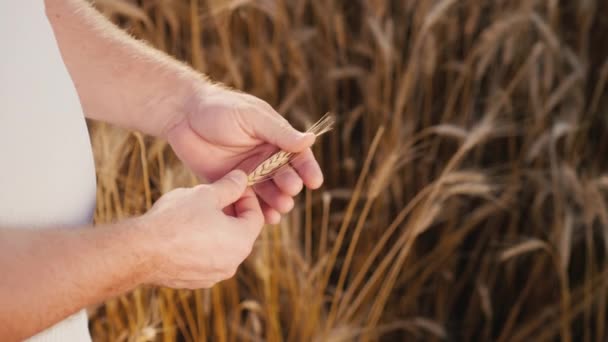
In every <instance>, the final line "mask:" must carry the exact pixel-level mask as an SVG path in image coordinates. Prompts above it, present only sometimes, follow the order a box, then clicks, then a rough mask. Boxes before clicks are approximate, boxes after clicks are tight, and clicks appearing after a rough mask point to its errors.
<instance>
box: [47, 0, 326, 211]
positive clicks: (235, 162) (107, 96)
mask: <svg viewBox="0 0 608 342" xmlns="http://www.w3.org/2000/svg"><path fill="white" fill-rule="evenodd" d="M45 3H46V11H47V16H48V18H49V21H50V22H51V24H52V26H53V29H54V31H55V36H56V38H57V42H58V43H59V47H60V50H61V53H62V56H63V60H64V61H65V63H66V66H67V68H68V70H69V72H70V75H71V76H72V79H73V80H74V84H75V85H76V89H77V91H78V95H79V97H80V101H81V103H82V106H83V109H84V112H85V115H86V116H87V117H88V118H91V119H95V120H101V121H105V122H110V123H112V124H115V125H118V126H121V127H125V128H129V129H134V130H139V131H141V132H144V133H147V134H152V135H156V136H162V137H165V138H167V139H168V140H169V142H170V144H171V146H172V147H173V149H174V150H175V152H176V153H177V155H178V156H179V157H180V158H181V160H182V161H183V162H184V163H185V164H186V165H188V166H189V167H190V168H191V169H192V170H194V171H195V172H196V173H197V174H198V175H199V176H202V177H204V178H206V179H207V180H209V181H214V180H216V179H218V178H219V177H221V176H223V175H224V174H226V173H227V172H229V171H230V170H232V169H234V168H238V169H242V170H244V171H251V170H252V169H253V168H254V167H255V166H257V164H259V163H260V162H261V161H263V160H264V159H265V158H266V157H268V156H270V154H271V153H272V152H274V151H276V150H278V149H283V150H285V151H289V152H294V153H300V156H298V157H297V162H296V163H292V164H294V165H293V168H290V167H287V168H285V170H284V171H282V172H280V174H279V175H277V176H276V177H275V178H274V179H273V180H270V181H266V182H264V183H262V184H259V185H257V186H255V187H254V189H255V192H256V193H257V195H258V198H259V199H260V200H261V202H262V210H263V212H264V216H265V218H266V221H267V222H269V223H277V222H278V221H279V220H280V213H286V212H288V211H289V210H291V208H292V207H293V199H292V197H293V196H295V195H297V194H298V193H299V192H300V191H301V189H302V187H303V185H306V186H308V187H309V188H317V187H319V186H320V185H321V183H322V182H323V175H322V173H321V170H320V169H319V165H318V164H317V162H316V161H315V159H314V156H313V154H312V152H311V150H310V145H312V143H313V142H314V137H313V136H312V135H303V134H301V133H299V132H298V131H296V130H295V129H293V128H292V127H291V126H290V125H289V123H288V122H287V121H286V120H285V119H283V118H282V117H281V116H280V115H279V114H278V113H276V112H275V111H274V110H273V109H272V107H271V106H270V105H268V104H267V103H266V102H264V101H262V100H260V99H258V98H256V97H254V96H251V95H246V94H243V93H239V92H236V91H232V90H228V89H226V88H223V87H221V86H217V85H213V84H211V83H210V82H209V81H208V80H206V79H204V78H203V77H201V75H199V74H198V73H197V72H195V71H194V70H192V69H191V68H190V67H188V66H187V65H184V64H182V63H179V62H178V61H176V60H175V59H173V58H171V57H169V56H167V55H166V54H163V53H161V52H160V51H157V50H155V49H153V48H151V47H150V46H148V45H146V44H144V43H142V42H140V41H136V40H135V39H132V38H131V37H129V36H128V35H126V34H125V33H124V32H122V31H121V30H120V29H119V28H117V27H116V26H114V25H113V24H111V23H110V22H108V21H107V20H106V19H105V18H103V16H102V15H101V14H99V13H98V12H97V11H95V10H94V9H93V8H92V7H91V6H90V5H89V4H88V2H87V1H84V0H45ZM74 13H77V14H78V15H74Z"/></svg>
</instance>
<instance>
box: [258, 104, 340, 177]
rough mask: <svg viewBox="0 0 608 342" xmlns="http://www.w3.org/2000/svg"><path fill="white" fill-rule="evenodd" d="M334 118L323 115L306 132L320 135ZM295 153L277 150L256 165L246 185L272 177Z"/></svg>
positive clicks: (328, 127)
mask: <svg viewBox="0 0 608 342" xmlns="http://www.w3.org/2000/svg"><path fill="white" fill-rule="evenodd" d="M334 123H335V118H334V116H333V115H332V114H330V113H327V114H325V115H323V117H322V118H321V119H319V121H317V122H316V123H315V124H314V125H312V126H311V127H310V128H309V129H308V130H307V131H306V132H309V133H314V135H315V136H317V137H318V136H320V135H322V134H325V133H327V132H329V131H331V130H332V128H333V126H334ZM295 156H296V155H295V154H294V153H290V152H285V151H279V152H277V153H275V154H273V155H271V156H270V157H269V158H267V159H266V160H264V161H263V162H262V163H261V164H260V165H258V166H257V167H256V168H255V169H254V170H253V171H252V172H251V173H250V174H249V176H248V182H247V183H248V185H250V186H251V185H254V184H258V183H261V182H264V181H266V180H268V179H271V178H272V177H274V176H275V175H276V174H277V172H279V171H280V170H281V169H283V167H284V166H285V165H287V164H288V163H289V162H290V161H291V160H292V159H293V158H294V157H295Z"/></svg>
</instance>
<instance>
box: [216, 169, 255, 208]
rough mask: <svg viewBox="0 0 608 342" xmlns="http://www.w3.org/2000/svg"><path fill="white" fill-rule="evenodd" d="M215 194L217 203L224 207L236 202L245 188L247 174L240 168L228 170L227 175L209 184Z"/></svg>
mask: <svg viewBox="0 0 608 342" xmlns="http://www.w3.org/2000/svg"><path fill="white" fill-rule="evenodd" d="M211 188H212V189H213V190H214V192H215V194H216V196H217V205H218V207H219V208H220V209H224V208H225V207H227V206H229V205H230V204H232V203H234V202H236V201H237V200H238V199H239V198H241V196H242V195H243V193H244V192H245V189H246V188H247V175H246V174H245V172H243V171H241V170H233V171H230V172H229V173H228V174H227V175H225V176H224V177H222V178H221V179H219V180H218V181H216V182H215V183H213V184H211Z"/></svg>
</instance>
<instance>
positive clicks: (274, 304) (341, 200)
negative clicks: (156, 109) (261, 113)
mask: <svg viewBox="0 0 608 342" xmlns="http://www.w3.org/2000/svg"><path fill="white" fill-rule="evenodd" d="M95 3H96V6H97V7H98V8H99V9H100V11H102V13H104V14H105V15H106V16H107V17H108V18H110V19H111V20H113V21H114V22H116V23H117V24H119V25H120V26H121V27H123V28H124V29H126V30H127V31H128V32H130V33H131V34H132V35H134V36H136V37H138V38H140V39H143V40H146V41H148V42H150V44H152V45H154V46H156V47H157V48H159V49H161V50H163V51H166V52H167V53H169V54H171V55H173V56H175V57H176V58H178V59H180V60H183V61H186V62H187V63H189V64H191V65H192V66H193V67H194V68H196V69H197V70H199V71H200V72H202V73H205V74H207V75H209V76H210V77H211V78H212V79H214V80H216V81H219V82H224V83H225V84H227V85H229V86H231V87H234V88H237V89H241V90H244V91H246V92H250V93H252V94H254V95H256V96H258V97H261V98H262V99H264V100H266V101H268V102H269V103H270V104H272V105H273V106H274V107H275V108H277V110H278V111H279V112H280V113H282V114H283V115H284V116H285V117H286V118H287V119H288V120H289V121H290V122H292V123H293V125H294V126H296V127H298V128H300V129H302V130H304V129H307V128H309V127H310V126H311V125H312V124H313V123H314V122H315V121H316V120H317V119H319V118H320V117H321V116H322V115H323V114H324V113H326V112H332V113H334V114H335V116H336V119H337V120H336V125H335V127H334V129H333V131H332V132H330V133H327V135H325V136H324V137H323V138H322V139H320V141H319V142H318V143H317V144H316V145H315V153H316V155H317V156H318V158H319V161H320V162H321V165H322V169H323V170H324V172H325V178H326V182H325V185H324V187H323V188H322V189H320V190H318V191H313V192H311V191H307V192H305V193H303V194H302V195H300V196H299V198H298V199H297V204H296V208H295V209H294V211H293V212H292V213H290V214H289V215H287V216H286V217H284V219H283V220H282V223H281V224H279V225H276V226H267V227H265V229H264V230H263V232H262V235H261V236H260V238H259V240H258V241H257V243H256V245H255V247H254V251H253V253H252V255H251V256H250V257H249V258H248V259H247V260H246V261H245V263H244V264H243V265H242V266H241V267H240V269H239V272H238V273H237V275H236V276H235V277H234V278H232V279H230V280H228V281H225V282H223V283H221V284H220V285H218V286H216V287H214V288H213V289H210V290H197V291H176V290H171V289H161V288H151V287H142V288H139V289H137V290H135V291H133V292H132V293H129V294H127V295H125V296H122V297H120V298H116V299H113V300H110V301H108V302H106V303H104V304H103V305H101V306H99V307H95V308H91V309H90V316H91V324H90V326H91V332H92V335H93V336H94V339H95V340H96V341H167V342H169V341H353V340H355V341H377V340H380V341H444V340H447V341H500V342H504V341H558V340H559V341H564V342H569V341H584V342H589V341H606V340H607V339H608V324H607V322H608V317H607V309H608V306H607V304H608V298H607V295H608V263H607V262H608V255H607V253H608V209H607V208H608V201H607V200H608V197H607V195H608V158H607V153H608V134H607V133H608V129H607V128H608V127H607V126H608V88H607V84H606V82H607V79H608V44H607V41H606V39H607V38H606V37H608V3H607V2H606V1H603V0H580V1H559V0H494V1H485V0H401V1H397V0H395V1H388V0H352V1H348V0H342V1H338V0H225V1H222V0H206V1H203V0H137V1H135V0H133V1H128V0H97V1H96V2H95ZM90 129H91V138H92V142H93V147H94V151H95V158H96V164H97V172H98V174H97V179H98V195H97V196H98V198H97V199H98V207H97V211H96V221H97V222H99V223H102V222H108V221H111V220H115V219H120V218H124V217H127V216H130V215H136V214H140V213H143V212H145V210H146V209H147V208H149V207H150V206H151V205H152V203H154V201H155V200H156V199H157V198H158V197H159V196H160V195H161V194H163V193H165V192H167V191H169V190H170V189H172V188H175V187H178V186H189V185H194V184H196V183H197V179H196V177H194V176H193V175H192V174H191V173H190V172H189V171H188V170H186V169H185V168H184V167H183V166H182V165H181V164H180V162H179V161H178V160H177V159H176V157H175V156H174V154H173V153H172V151H171V149H170V147H169V146H168V145H167V143H166V142H165V141H161V140H156V139H153V138H150V137H147V136H143V135H141V134H139V133H134V132H126V131H122V130H118V129H116V128H113V127H110V126H107V125H104V124H98V123H92V122H91V123H90Z"/></svg>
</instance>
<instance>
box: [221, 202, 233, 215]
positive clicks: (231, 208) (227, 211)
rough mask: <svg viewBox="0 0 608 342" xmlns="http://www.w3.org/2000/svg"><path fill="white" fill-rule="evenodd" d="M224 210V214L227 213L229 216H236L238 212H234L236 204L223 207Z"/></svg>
mask: <svg viewBox="0 0 608 342" xmlns="http://www.w3.org/2000/svg"><path fill="white" fill-rule="evenodd" d="M222 211H223V212H224V214H226V215H227V216H232V217H235V216H236V214H235V212H234V205H229V206H227V207H226V208H224V209H222Z"/></svg>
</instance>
